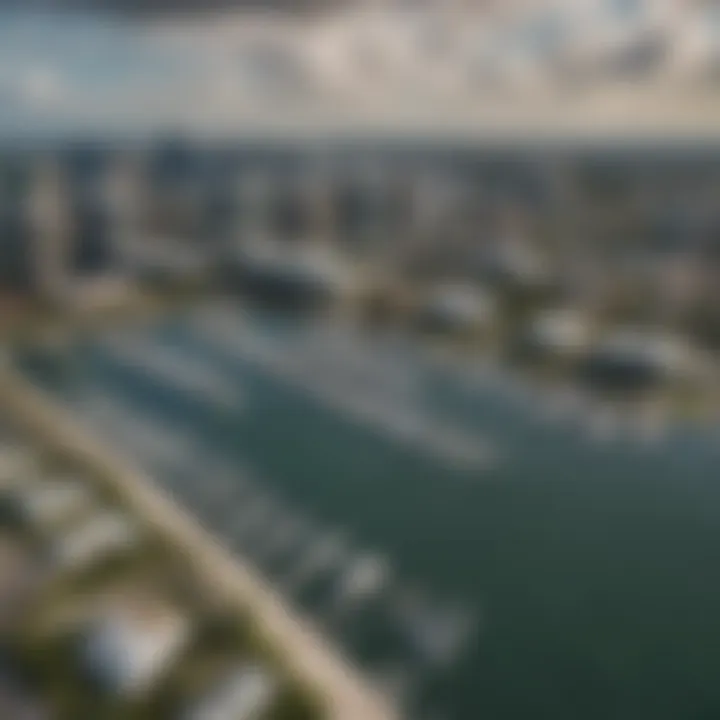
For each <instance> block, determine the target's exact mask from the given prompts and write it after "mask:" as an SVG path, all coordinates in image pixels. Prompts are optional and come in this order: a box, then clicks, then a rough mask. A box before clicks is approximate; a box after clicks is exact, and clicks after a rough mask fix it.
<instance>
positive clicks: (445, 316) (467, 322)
mask: <svg viewBox="0 0 720 720" xmlns="http://www.w3.org/2000/svg"><path fill="white" fill-rule="evenodd" d="M495 311H496V305H495V300H494V298H493V297H492V296H491V295H489V294H487V293H485V292H483V291H481V290H479V289H477V288H474V287H470V286H468V285H459V284H448V285H442V286H440V287H437V288H435V289H434V290H433V292H432V293H431V295H430V297H429V298H428V299H427V302H426V304H425V305H424V307H423V308H422V309H421V313H422V318H423V320H425V321H427V322H428V323H431V324H432V325H433V326H437V327H441V328H444V329H447V330H458V331H471V330H480V329H487V327H488V326H489V325H490V324H491V323H492V322H493V319H494V318H495Z"/></svg>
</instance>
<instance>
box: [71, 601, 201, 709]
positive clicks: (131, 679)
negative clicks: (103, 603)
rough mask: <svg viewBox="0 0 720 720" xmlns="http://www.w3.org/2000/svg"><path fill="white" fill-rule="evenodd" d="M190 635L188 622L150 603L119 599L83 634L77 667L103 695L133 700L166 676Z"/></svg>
mask: <svg viewBox="0 0 720 720" xmlns="http://www.w3.org/2000/svg"><path fill="white" fill-rule="evenodd" d="M190 635H191V623H190V621H189V619H188V618H187V617H185V616H184V615H182V614H180V613H178V612H177V611H176V610H175V609H173V608H170V607H167V606H165V605H162V604H156V603H153V602H152V601H149V600H148V601H145V600H142V599H134V598H118V601H117V603H116V604H115V605H114V606H112V607H109V608H105V609H103V610H102V611H101V612H100V613H98V615H97V617H94V618H92V619H91V621H90V622H89V623H88V626H87V627H86V628H85V631H84V634H83V642H82V646H81V653H82V655H81V663H82V667H83V669H84V671H85V673H86V674H87V675H88V677H89V678H90V679H91V680H92V681H94V682H95V683H97V685H98V686H99V687H100V688H101V689H103V690H105V691H107V692H108V693H110V694H112V695H118V696H123V697H128V698H131V697H138V696H141V695H144V694H145V693H147V692H149V691H151V690H152V688H153V686H154V685H155V683H157V682H158V681H159V680H160V678H161V677H162V676H163V675H165V673H167V672H168V671H169V670H170V668H171V667H172V665H173V664H174V662H175V661H176V660H178V659H179V657H180V654H181V653H182V651H183V649H184V648H185V646H186V644H187V642H188V640H189V638H190Z"/></svg>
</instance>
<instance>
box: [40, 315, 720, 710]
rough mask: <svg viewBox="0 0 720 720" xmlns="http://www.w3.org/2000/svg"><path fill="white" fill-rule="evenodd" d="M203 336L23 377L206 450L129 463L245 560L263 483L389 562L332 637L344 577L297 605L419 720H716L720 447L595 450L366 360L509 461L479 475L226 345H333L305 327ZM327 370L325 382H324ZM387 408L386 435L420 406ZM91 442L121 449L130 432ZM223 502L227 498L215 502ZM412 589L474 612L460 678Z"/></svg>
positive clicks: (676, 432)
mask: <svg viewBox="0 0 720 720" xmlns="http://www.w3.org/2000/svg"><path fill="white" fill-rule="evenodd" d="M203 324H204V316H203V317H201V318H200V320H199V321H198V318H197V317H196V318H194V319H193V318H190V317H182V316H179V317H176V318H172V319H170V320H166V321H163V322H162V323H159V324H157V325H154V326H151V327H146V328H142V329H138V330H135V331H132V332H126V333H124V334H123V335H117V337H115V338H114V342H115V343H116V345H108V344H107V343H105V338H102V337H100V338H93V339H91V340H88V341H85V342H82V343H78V344H77V346H75V347H74V348H73V349H72V351H71V352H70V353H69V357H68V362H67V363H65V364H64V365H63V366H62V368H60V369H59V368H58V367H56V366H53V367H50V366H47V365H46V364H45V365H40V364H38V363H37V362H35V361H31V360H30V359H26V367H27V369H28V372H32V373H33V374H34V376H35V377H36V378H38V379H39V380H41V381H42V382H43V383H44V384H45V385H47V386H48V387H50V388H52V389H53V390H54V391H55V392H57V393H59V394H60V395H62V396H63V397H64V398H65V400H66V402H67V403H68V404H69V405H71V406H73V407H75V408H76V409H77V411H78V412H79V413H81V414H82V413H85V412H88V407H91V406H92V405H93V403H94V402H95V401H96V400H97V398H111V399H112V400H113V402H115V403H116V404H119V405H120V406H121V407H122V408H123V412H126V414H127V418H129V419H128V420H127V422H128V423H129V424H132V418H133V417H136V418H138V420H137V423H140V422H142V423H146V424H150V426H158V427H162V428H164V429H165V430H166V431H167V432H168V433H169V434H171V435H172V434H173V433H175V434H176V435H177V437H179V438H186V439H187V438H191V439H192V443H190V442H189V441H186V442H184V444H183V442H182V440H181V448H180V450H183V451H187V457H184V458H183V459H181V460H178V462H176V463H173V462H171V461H168V460H167V458H165V460H163V461H159V460H158V459H157V458H152V457H150V454H147V453H144V452H142V451H140V450H137V449H133V448H132V447H130V446H129V445H128V446H127V447H126V449H127V451H128V452H129V453H131V454H134V455H135V459H136V460H137V461H138V462H140V463H144V464H146V465H148V467H149V468H150V469H152V470H153V471H154V472H155V473H156V475H157V476H158V478H159V479H160V480H161V481H162V482H164V483H165V484H166V485H167V486H168V487H169V488H170V489H171V490H172V491H173V492H175V493H177V495H178V496H179V497H180V498H181V499H184V500H185V501H186V503H187V505H188V507H189V508H190V509H191V510H193V511H194V512H195V513H196V514H197V515H198V517H199V518H200V519H201V521H202V522H204V523H205V524H207V525H208V526H210V527H212V528H214V529H215V531H216V532H217V533H218V535H220V536H221V537H223V538H225V540H226V542H227V544H228V545H229V546H230V547H231V548H232V549H235V550H237V551H238V552H242V553H243V554H246V553H249V555H250V557H251V558H252V548H251V547H250V548H248V547H244V546H243V545H242V543H241V542H240V541H239V540H238V536H237V532H236V530H237V523H238V517H239V516H240V515H241V513H242V508H243V506H244V503H245V502H246V501H245V500H243V495H242V492H240V490H239V489H237V491H236V489H234V486H233V484H234V483H236V482H237V484H238V488H239V487H240V486H241V485H242V484H243V481H242V480H241V478H245V477H247V476H251V477H252V478H254V479H253V481H252V482H253V483H254V484H255V485H257V486H258V487H262V488H264V489H265V490H266V491H267V492H268V493H271V495H272V497H273V498H277V499H279V501H281V502H282V503H283V504H284V506H286V507H290V508H293V510H294V511H296V512H298V513H302V514H303V516H305V517H307V518H311V520H312V522H313V523H314V524H315V525H316V526H318V527H320V528H332V529H339V530H341V531H342V532H343V533H345V534H346V536H347V538H348V539H349V544H350V545H351V546H352V547H353V548H354V549H356V550H357V551H372V552H373V553H375V554H379V555H381V556H382V557H383V558H385V560H386V561H387V563H388V564H389V566H390V567H391V568H392V579H391V581H390V583H389V585H388V586H386V587H385V588H384V589H383V591H382V593H381V594H380V595H379V596H378V597H376V598H374V599H373V600H372V601H368V602H367V603H365V604H364V605H362V606H360V607H359V608H357V609H355V610H354V611H353V612H352V613H350V614H349V615H348V616H347V617H345V618H344V619H343V620H342V621H340V622H335V621H333V622H329V621H328V618H327V612H326V611H327V607H328V603H327V597H328V593H330V592H331V589H332V587H333V583H332V577H329V578H325V580H324V581H318V582H317V583H316V584H315V585H314V586H313V587H311V588H308V589H307V591H306V592H303V593H299V594H298V596H297V597H296V602H297V603H298V604H299V605H300V607H301V608H302V609H303V610H304V611H305V612H307V613H309V614H311V615H313V617H315V618H316V619H317V620H318V621H319V622H321V623H323V624H326V625H327V626H328V632H330V633H332V634H334V636H335V637H336V640H337V642H338V643H339V644H340V645H342V646H343V647H344V648H345V649H346V650H347V652H348V653H350V654H351V655H353V656H354V657H356V658H357V659H358V660H359V661H360V662H362V663H363V664H364V665H365V666H366V667H367V669H368V671H373V670H376V669H378V668H381V667H385V666H386V664H387V663H388V662H392V664H393V666H396V665H400V666H402V667H403V668H405V670H406V672H407V673H408V674H409V675H410V676H411V677H412V678H413V679H414V684H413V686H412V687H413V693H412V697H413V698H414V704H413V705H412V709H411V711H410V714H411V716H412V717H417V718H421V717H425V716H427V715H428V713H430V712H431V711H433V712H434V711H435V709H436V708H438V709H440V710H442V712H444V713H445V715H443V717H445V716H446V717H448V718H455V719H457V720H475V719H476V718H483V719H484V718H487V719H488V720H495V719H507V720H511V719H512V720H524V719H525V718H529V717H532V718H545V717H548V718H550V717H552V718H554V719H555V720H565V719H567V720H576V719H577V718H598V719H603V720H605V719H607V718H618V719H622V718H628V719H629V718H633V719H634V720H638V718H653V720H662V719H664V718H667V719H668V720H677V719H679V718H681V719H685V718H687V719H697V720H700V719H701V718H702V719H705V720H707V719H709V718H715V717H719V716H720V683H718V682H717V678H718V677H720V619H719V618H720V615H719V614H718V608H720V577H719V574H718V568H720V524H719V523H718V517H720V487H719V486H718V482H719V481H720V472H719V468H720V447H718V445H719V443H718V434H717V429H705V430H702V429H698V428H692V427H675V428H673V429H671V430H670V431H669V432H668V434H667V436H666V437H665V438H664V439H663V440H662V441H660V442H659V443H656V444H653V445H648V444H645V443H642V442H640V441H638V440H637V439H633V438H632V437H631V436H630V435H629V433H627V432H626V433H620V435H619V436H618V437H617V438H615V439H614V440H610V441H607V442H600V443H598V442H594V441H593V440H592V437H591V435H590V434H589V433H588V431H587V428H586V423H585V421H584V419H583V417H582V416H581V415H577V414H576V415H573V416H568V417H567V418H565V419H560V420H559V421H558V422H555V423H548V422H547V421H543V420H542V419H541V415H542V413H541V405H542V403H543V400H542V398H538V397H535V396H531V395H527V394H524V393H523V392H519V391H517V388H516V387H514V386H513V384H512V383H510V384H508V381H507V379H502V378H501V377H500V376H493V375H490V376H488V377H487V378H486V379H485V381H482V379H480V380H478V379H473V378H471V377H470V375H469V372H468V370H467V369H462V370H461V369H457V368H455V369H454V368H451V367H449V366H447V365H444V364H442V363H441V364H438V363H433V362H430V360H429V359H428V357H427V355H426V353H424V352H423V351H421V350H420V349H419V348H417V347H415V346H413V345H412V344H408V343H405V344H402V345H400V346H398V345H396V344H393V345H392V346H391V347H388V344H387V343H385V342H383V343H381V342H380V341H372V342H371V341H369V340H368V341H365V343H364V345H363V346H362V347H363V350H362V354H364V355H367V356H368V358H381V357H384V358H390V359H391V361H389V362H388V363H387V367H388V370H387V373H388V374H389V373H391V371H393V370H392V369H393V368H395V370H394V371H395V372H396V371H397V368H400V375H404V374H407V375H410V374H413V375H414V380H413V384H412V388H413V389H412V391H411V392H412V397H413V398H414V399H415V400H418V398H419V403H420V404H419V405H415V406H413V407H421V408H422V412H423V413H424V414H425V415H426V416H427V417H430V418H432V419H433V421H434V422H436V423H438V424H439V425H442V427H460V428H463V429H464V430H465V431H466V432H467V433H474V436H475V437H477V438H478V442H480V441H482V442H484V443H488V444H489V446H490V447H492V448H493V449H494V451H495V452H494V453H493V455H492V460H491V461H488V463H486V464H479V465H477V466H470V467H468V466H464V465H462V464H459V465H458V464H454V463H452V462H451V461H450V460H448V458H447V457H445V456H443V455H442V453H438V452H436V451H435V450H434V449H433V448H432V447H430V446H429V445H428V443H421V444H412V443H407V442H403V441H402V440H401V439H399V438H398V437H397V436H396V435H393V434H392V433H389V432H388V431H387V429H383V427H382V425H381V424H377V423H376V424H372V423H368V422H364V421H361V420H359V419H358V417H356V416H354V415H353V414H352V413H348V412H346V411H344V410H342V409H341V408H338V407H331V406H330V405H329V404H328V402H327V401H324V400H322V399H321V398H320V397H319V395H318V392H317V387H319V386H322V384H323V382H324V381H325V380H324V378H323V377H320V381H318V379H317V377H316V378H315V379H314V380H313V381H312V383H310V384H306V385H304V386H300V384H299V383H298V382H296V381H290V380H288V379H287V377H285V378H283V377H281V376H280V375H279V374H278V373H276V372H271V371H270V370H269V369H268V368H267V367H266V366H265V365H264V364H263V363H262V362H258V361H257V360H253V359H252V357H251V355H250V354H249V353H245V355H243V356H242V357H241V355H242V354H240V353H237V352H234V351H232V349H231V347H234V346H233V345H232V343H228V342H227V339H228V337H229V336H231V335H232V336H237V337H256V338H264V339H266V340H269V341H270V342H271V343H272V344H273V345H272V346H273V347H274V348H275V352H276V353H280V354H282V355H283V357H285V358H286V359H287V358H291V359H293V358H296V357H300V356H301V354H302V352H303V350H302V348H303V347H305V346H306V345H301V344H300V343H301V342H302V341H303V340H305V342H306V344H307V339H308V338H309V337H314V338H316V339H315V340H314V344H315V345H317V344H318V343H321V342H322V341H321V339H318V338H322V335H319V336H318V335H311V332H314V331H312V330H311V329H310V328H308V327H305V326H302V325H298V324H297V323H295V324H288V323H287V322H286V321H282V320H278V319H276V318H267V317H262V318H257V317H255V318H251V319H250V320H249V321H247V320H246V321H244V322H240V320H239V319H238V321H237V323H235V324H233V322H232V321H230V322H229V323H226V324H225V325H224V326H223V327H224V333H223V334H222V337H221V336H220V335H218V340H217V342H213V341H212V340H211V339H208V335H207V333H203V332H199V330H198V327H199V326H203ZM112 335H113V332H112V331H108V333H107V336H108V337H110V336H112ZM117 345H120V346H122V347H134V348H136V351H137V352H151V351H152V348H156V347H158V346H159V347H162V348H163V350H164V351H170V352H172V353H174V354H175V355H177V356H178V357H181V358H185V359H192V361H193V362H195V363H198V364H201V365H202V366H203V367H205V368H207V369H208V370H209V372H210V374H211V375H212V376H213V377H216V378H222V379H223V380H224V381H227V382H230V383H234V384H235V385H236V386H237V388H238V389H239V390H241V391H242V395H243V398H244V401H243V404H242V408H239V407H237V408H236V407H234V406H232V405H224V404H222V403H218V402H211V401H209V400H208V399H207V397H204V396H203V395H202V394H201V393H197V392H191V391H189V390H187V389H186V390H183V389H182V388H179V387H178V385H177V384H173V383H169V382H165V381H163V379H162V378H161V377H157V376H154V375H153V374H152V373H150V372H148V371H147V370H146V369H143V368H142V367H138V366H137V365H133V364H132V363H131V362H128V361H127V358H125V359H123V358H122V357H121V355H122V353H120V355H118V353H117V352H115V351H114V350H113V348H114V347H117ZM328 352H329V351H328ZM357 352H360V351H357ZM337 364H338V366H342V365H343V363H342V362H340V361H338V363H337ZM330 365H332V363H330ZM323 373H325V374H326V377H327V383H330V381H331V378H330V375H329V372H328V371H327V369H325V366H323V367H320V366H318V372H317V374H318V375H320V376H322V375H323ZM380 375H382V373H380ZM380 375H378V377H379V376H380ZM473 377H474V375H473ZM493 378H494V379H493ZM501 380H502V382H501ZM378 382H379V381H378ZM368 394H370V393H369V391H368ZM381 395H386V400H387V408H388V409H387V412H388V414H389V416H390V415H392V413H393V412H394V411H395V409H396V408H397V407H398V406H400V405H403V404H404V403H405V402H406V398H405V396H404V395H402V394H401V393H398V396H397V397H395V395H394V394H393V393H392V392H390V391H388V392H384V393H381ZM133 414H134V415H133ZM88 417H91V416H88ZM92 417H94V416H92ZM98 417H99V416H98ZM94 427H95V428H96V430H97V431H98V432H100V433H103V432H105V433H108V434H109V435H110V437H111V438H112V439H114V440H115V441H116V442H118V444H120V446H121V447H122V446H123V439H122V433H113V432H112V431H111V430H110V429H108V428H109V427H110V426H105V425H103V423H102V422H99V421H98V422H95V423H94ZM180 450H179V451H178V453H179V452H180ZM169 455H170V460H172V459H173V458H172V456H173V453H172V452H170V453H169ZM222 483H225V484H226V485H227V486H228V489H227V492H226V493H225V495H223V496H222V497H221V499H219V500H213V497H215V495H216V494H215V491H214V488H216V487H219V486H220V485H221V484H222ZM233 492H236V494H235V495H233ZM297 552H300V550H298V551H297ZM296 561H297V560H296V558H294V556H293V555H292V553H290V554H288V555H287V556H286V557H283V558H276V559H275V560H274V561H273V562H270V563H266V564H263V563H262V562H259V565H260V567H261V569H262V570H263V571H265V572H266V573H267V574H268V576H269V577H270V578H271V580H273V581H277V582H278V586H280V583H281V582H282V578H283V577H285V574H286V573H287V572H288V570H289V569H291V568H292V567H293V565H294V564H295V563H296ZM409 589H412V590H413V592H415V593H416V594H420V595H422V596H423V597H426V598H429V599H430V600H431V601H432V602H433V603H435V604H437V605H442V606H443V607H444V606H445V605H447V604H448V603H449V604H453V605H454V604H459V605H461V606H462V607H463V608H464V609H465V610H468V611H471V612H472V613H473V617H474V618H475V620H476V621H477V624H476V626H475V631H474V632H473V633H468V636H467V638H466V640H467V641H466V642H465V643H464V644H461V645H459V646H458V648H457V649H456V650H457V653H456V655H455V657H454V658H453V660H452V662H451V663H450V665H449V666H443V667H438V666H436V665H435V664H433V663H432V662H430V661H429V660H428V658H427V657H425V656H423V655H422V654H421V653H419V652H418V651H417V648H415V647H414V645H413V643H412V642H411V640H409V639H408V635H407V633H406V632H405V631H404V630H403V628H402V623H400V622H399V621H398V617H397V616H398V613H401V612H402V611H401V610H399V609H398V608H399V607H401V605H399V604H398V603H399V600H398V598H400V597H403V596H404V594H407V592H408V591H409Z"/></svg>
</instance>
